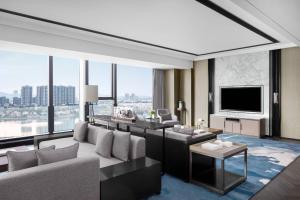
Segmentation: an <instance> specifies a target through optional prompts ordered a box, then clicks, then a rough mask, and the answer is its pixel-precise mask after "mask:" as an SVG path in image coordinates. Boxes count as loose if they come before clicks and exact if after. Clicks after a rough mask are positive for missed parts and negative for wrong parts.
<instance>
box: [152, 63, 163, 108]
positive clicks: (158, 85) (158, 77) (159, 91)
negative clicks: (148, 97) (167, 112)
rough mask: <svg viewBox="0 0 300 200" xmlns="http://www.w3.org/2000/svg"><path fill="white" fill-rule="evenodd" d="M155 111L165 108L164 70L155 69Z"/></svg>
mask: <svg viewBox="0 0 300 200" xmlns="http://www.w3.org/2000/svg"><path fill="white" fill-rule="evenodd" d="M152 82H153V101H152V102H153V110H156V109H159V108H164V94H165V91H164V90H165V84H164V83H165V74H164V70H161V69H153V81H152Z"/></svg>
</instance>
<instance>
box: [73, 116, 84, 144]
mask: <svg viewBox="0 0 300 200" xmlns="http://www.w3.org/2000/svg"><path fill="white" fill-rule="evenodd" d="M87 127H88V123H87V122H82V121H80V122H77V123H76V124H75V127H74V135H73V137H74V139H75V140H77V141H79V142H83V141H84V140H85V138H86V133H87Z"/></svg>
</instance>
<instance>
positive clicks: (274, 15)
mask: <svg viewBox="0 0 300 200" xmlns="http://www.w3.org/2000/svg"><path fill="white" fill-rule="evenodd" d="M248 2H249V3H250V4H251V5H253V6H254V7H255V8H256V9H258V10H259V11H260V12H262V13H263V14H264V15H265V16H266V17H268V18H269V19H271V20H272V21H273V22H274V23H276V24H277V25H278V26H280V27H281V28H282V29H284V30H285V31H286V32H287V33H288V34H290V35H291V36H292V37H294V38H295V39H296V40H297V41H298V42H299V43H300V25H299V24H300V12H299V10H300V1H299V0H248Z"/></svg>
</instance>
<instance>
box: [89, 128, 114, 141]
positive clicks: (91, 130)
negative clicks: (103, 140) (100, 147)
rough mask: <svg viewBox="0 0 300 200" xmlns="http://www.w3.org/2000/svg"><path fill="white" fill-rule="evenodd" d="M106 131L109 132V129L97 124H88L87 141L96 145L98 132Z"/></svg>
mask: <svg viewBox="0 0 300 200" xmlns="http://www.w3.org/2000/svg"><path fill="white" fill-rule="evenodd" d="M107 132H111V130H107V129H104V128H102V127H99V126H93V125H90V124H89V125H88V132H87V142H88V143H91V144H95V145H96V143H97V136H98V134H104V133H107Z"/></svg>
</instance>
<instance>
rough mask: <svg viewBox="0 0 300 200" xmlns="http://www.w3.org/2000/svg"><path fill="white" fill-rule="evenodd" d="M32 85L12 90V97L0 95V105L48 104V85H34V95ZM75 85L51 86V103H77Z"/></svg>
mask: <svg viewBox="0 0 300 200" xmlns="http://www.w3.org/2000/svg"><path fill="white" fill-rule="evenodd" d="M33 88H34V87H33V86H30V85H24V86H22V87H21V89H20V93H19V90H14V92H13V96H12V97H10V98H9V97H7V96H5V95H0V106H4V105H5V104H12V105H14V106H20V105H22V106H31V105H33V104H35V105H38V106H47V105H48V86H45V85H41V86H36V95H33V91H34V90H33ZM75 93H76V92H75V86H64V85H59V86H56V85H54V86H53V104H54V105H74V104H76V103H78V99H76V95H75Z"/></svg>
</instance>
